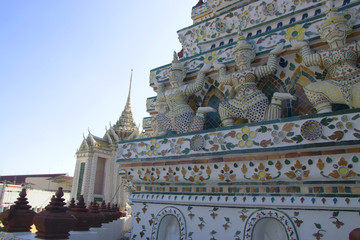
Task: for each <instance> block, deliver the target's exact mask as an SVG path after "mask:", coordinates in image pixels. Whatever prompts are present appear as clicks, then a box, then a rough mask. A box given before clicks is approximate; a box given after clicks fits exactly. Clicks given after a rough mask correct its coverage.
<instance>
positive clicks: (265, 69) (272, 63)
mask: <svg viewBox="0 0 360 240" xmlns="http://www.w3.org/2000/svg"><path fill="white" fill-rule="evenodd" d="M275 72H276V54H270V55H269V58H268V61H267V64H266V66H260V67H257V68H256V69H255V75H256V77H258V78H262V77H265V76H268V75H271V74H274V73H275Z"/></svg>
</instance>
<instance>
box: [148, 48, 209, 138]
mask: <svg viewBox="0 0 360 240" xmlns="http://www.w3.org/2000/svg"><path fill="white" fill-rule="evenodd" d="M210 67H211V65H209V64H208V65H204V66H203V68H202V69H200V71H199V73H198V76H197V78H196V80H195V82H193V83H189V84H186V85H184V83H183V81H184V79H185V77H186V70H185V68H184V67H183V66H182V64H181V62H180V61H179V60H178V58H177V55H176V53H175V52H174V60H173V61H172V64H171V67H170V70H169V81H170V88H168V89H165V87H164V85H163V84H159V86H158V90H157V99H156V106H155V109H156V110H157V111H158V115H157V116H156V117H155V120H154V121H153V124H152V126H153V128H154V135H160V136H162V135H166V134H168V133H169V131H175V132H176V133H186V132H192V131H198V130H202V129H203V127H204V123H205V115H206V113H207V112H214V111H216V110H215V109H213V108H211V107H199V108H198V109H197V112H196V114H195V112H194V111H193V110H192V108H191V107H190V106H189V104H188V98H189V96H191V95H193V94H195V93H196V92H198V91H200V90H201V89H202V88H203V86H204V82H205V74H206V72H208V71H209V70H210Z"/></svg>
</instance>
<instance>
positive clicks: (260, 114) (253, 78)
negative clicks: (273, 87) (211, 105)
mask: <svg viewBox="0 0 360 240" xmlns="http://www.w3.org/2000/svg"><path fill="white" fill-rule="evenodd" d="M282 49H283V44H279V45H278V46H277V47H276V48H274V49H273V50H272V51H271V52H270V55H269V58H268V62H267V65H266V66H260V67H256V68H253V67H251V66H250V64H251V62H252V61H254V59H255V55H256V52H255V50H254V49H253V47H252V45H251V44H250V43H248V42H247V41H246V38H245V37H244V36H243V34H242V32H241V31H240V32H239V38H238V40H237V44H236V47H235V48H234V51H233V56H234V59H235V63H236V67H237V71H236V72H234V73H232V74H226V67H225V65H223V64H219V63H217V64H216V66H215V69H219V82H220V83H222V84H226V85H232V86H233V87H234V90H235V92H236V94H235V97H234V98H232V99H229V100H227V101H225V102H222V103H220V105H219V115H220V118H221V122H222V125H223V126H232V125H234V122H235V119H239V118H240V119H246V120H248V121H249V122H260V121H264V120H272V119H278V118H280V117H281V102H282V100H283V99H294V97H293V96H292V95H290V94H289V93H278V92H276V93H274V95H273V97H272V100H271V104H270V105H269V100H268V98H267V97H266V96H265V94H264V93H263V92H261V91H260V90H259V89H257V87H256V82H257V80H258V79H259V78H262V77H265V76H268V75H271V74H274V73H275V72H276V55H277V54H279V53H281V52H282Z"/></svg>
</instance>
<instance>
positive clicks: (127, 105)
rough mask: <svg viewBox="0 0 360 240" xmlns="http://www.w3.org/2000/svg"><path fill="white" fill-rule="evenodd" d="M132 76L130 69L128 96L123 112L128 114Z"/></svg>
mask: <svg viewBox="0 0 360 240" xmlns="http://www.w3.org/2000/svg"><path fill="white" fill-rule="evenodd" d="M132 75H133V69H131V75H130V86H129V94H128V98H127V101H126V105H125V110H127V111H129V112H131V104H130V95H131V84H132ZM125 110H124V111H125Z"/></svg>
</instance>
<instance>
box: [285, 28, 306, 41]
mask: <svg viewBox="0 0 360 240" xmlns="http://www.w3.org/2000/svg"><path fill="white" fill-rule="evenodd" d="M286 32H287V33H286V34H285V39H288V40H289V41H292V40H298V41H300V40H303V38H304V33H305V32H306V30H305V28H303V27H301V26H300V25H299V24H296V25H295V26H293V27H289V28H288V29H287V30H286Z"/></svg>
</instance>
